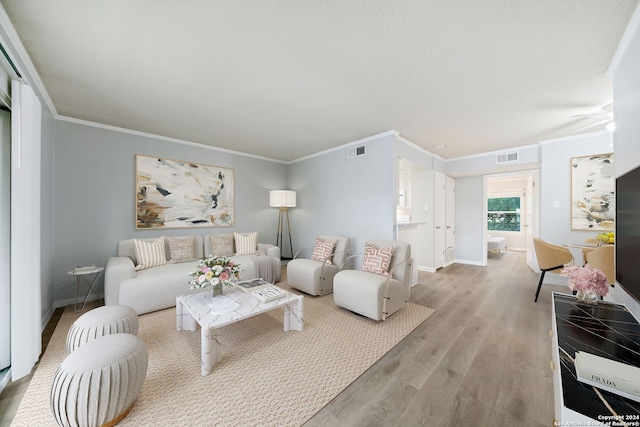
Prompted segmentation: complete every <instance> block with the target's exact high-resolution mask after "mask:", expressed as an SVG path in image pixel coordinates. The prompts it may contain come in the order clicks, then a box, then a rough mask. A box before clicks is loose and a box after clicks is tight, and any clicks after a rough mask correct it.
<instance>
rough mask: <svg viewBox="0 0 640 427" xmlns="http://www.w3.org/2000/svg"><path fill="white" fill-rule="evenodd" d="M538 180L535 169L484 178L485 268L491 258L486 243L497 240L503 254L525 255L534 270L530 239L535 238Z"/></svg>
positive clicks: (537, 211) (537, 221)
mask: <svg viewBox="0 0 640 427" xmlns="http://www.w3.org/2000/svg"><path fill="white" fill-rule="evenodd" d="M539 177H540V171H539V170H538V169H533V170H526V171H518V172H510V173H501V174H493V175H486V176H485V201H484V206H485V213H484V215H485V218H486V227H485V233H484V234H485V247H487V251H485V259H484V262H485V265H486V263H487V260H488V257H489V256H490V252H489V244H488V240H490V239H492V238H493V240H495V238H498V239H499V240H502V239H504V240H503V243H502V245H504V246H505V248H506V249H505V252H506V253H508V252H509V251H514V252H525V253H526V260H527V265H529V267H530V268H532V269H533V270H535V265H536V264H535V254H534V252H533V237H535V236H537V235H538V224H539V211H540V209H539V200H540V185H539V181H540V178H539ZM502 245H501V246H502ZM500 256H502V255H500Z"/></svg>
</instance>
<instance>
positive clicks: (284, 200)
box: [269, 190, 296, 208]
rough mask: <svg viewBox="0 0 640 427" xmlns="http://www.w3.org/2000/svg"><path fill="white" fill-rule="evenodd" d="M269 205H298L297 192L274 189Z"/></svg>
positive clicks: (271, 192) (270, 194)
mask: <svg viewBox="0 0 640 427" xmlns="http://www.w3.org/2000/svg"><path fill="white" fill-rule="evenodd" d="M269 206H271V207H272V208H279V207H283V206H284V207H287V208H295V207H296V192H295V191H290V190H272V191H270V192H269Z"/></svg>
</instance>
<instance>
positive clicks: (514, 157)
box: [496, 151, 518, 165]
mask: <svg viewBox="0 0 640 427" xmlns="http://www.w3.org/2000/svg"><path fill="white" fill-rule="evenodd" d="M517 161H518V152H517V151H513V152H511V153H503V154H498V155H497V156H496V163H497V164H499V165H500V164H502V163H512V162H517Z"/></svg>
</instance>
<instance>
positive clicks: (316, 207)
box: [288, 134, 396, 254]
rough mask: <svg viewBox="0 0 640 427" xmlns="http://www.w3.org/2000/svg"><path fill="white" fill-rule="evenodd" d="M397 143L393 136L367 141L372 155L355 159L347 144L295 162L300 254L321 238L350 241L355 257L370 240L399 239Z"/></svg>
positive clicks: (292, 184)
mask: <svg viewBox="0 0 640 427" xmlns="http://www.w3.org/2000/svg"><path fill="white" fill-rule="evenodd" d="M395 141H396V136H395V135H391V134H388V135H384V136H381V137H379V138H376V139H370V140H367V141H366V142H364V144H365V145H366V154H365V155H364V156H359V157H354V158H352V159H347V148H348V147H346V146H345V147H341V148H339V149H337V150H333V151H328V152H324V153H321V154H319V155H317V156H314V157H311V158H307V159H302V160H299V161H296V162H293V163H291V164H289V169H288V179H289V189H291V190H295V191H296V192H297V206H296V208H293V209H291V210H290V211H289V215H290V218H291V227H292V229H293V247H294V252H295V251H297V250H299V249H301V248H309V247H313V244H314V241H315V238H316V236H318V235H320V234H339V235H344V236H348V237H350V238H351V247H352V253H353V254H355V253H359V252H362V251H363V250H364V243H365V241H367V240H369V239H393V229H394V221H395V209H396V201H395V194H396V191H395V187H394V182H395V180H396V178H395V176H394V173H395V171H394V163H395V157H394V143H395ZM352 145H362V144H361V143H357V142H356V143H354V144H350V146H352Z"/></svg>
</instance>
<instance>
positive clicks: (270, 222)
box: [47, 121, 287, 303]
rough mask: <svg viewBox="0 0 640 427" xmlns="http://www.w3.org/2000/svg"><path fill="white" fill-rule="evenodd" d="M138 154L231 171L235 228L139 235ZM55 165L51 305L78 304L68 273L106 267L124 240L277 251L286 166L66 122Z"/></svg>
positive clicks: (58, 134)
mask: <svg viewBox="0 0 640 427" xmlns="http://www.w3.org/2000/svg"><path fill="white" fill-rule="evenodd" d="M136 154H143V155H147V156H158V157H164V158H170V159H177V160H189V161H193V162H198V163H204V164H210V165H218V166H223V167H227V168H233V169H234V170H235V181H234V185H235V216H236V218H235V227H221V228H209V227H207V228H189V229H185V228H178V229H175V228H174V229H156V230H136V229H135V155H136ZM54 158H55V163H54V171H55V172H54V179H53V180H52V181H53V184H52V186H50V188H52V189H53V190H52V193H53V192H54V191H55V194H54V196H53V198H54V201H53V203H52V204H51V208H52V209H53V212H54V216H53V231H54V235H53V247H54V250H53V262H52V272H51V281H52V284H51V286H50V288H51V289H50V291H49V295H48V297H49V298H48V299H47V302H48V303H52V302H53V301H60V300H68V299H70V298H73V297H74V296H75V290H76V283H75V279H74V277H72V276H70V275H68V274H67V271H69V270H71V269H72V268H73V267H74V266H76V265H79V264H89V263H95V264H96V265H104V264H105V263H106V260H107V258H108V257H109V256H112V255H114V254H115V253H116V244H117V242H118V240H121V239H126V238H145V237H157V236H162V235H167V236H180V235H188V234H200V235H205V234H210V233H229V232H233V231H241V232H246V231H257V232H258V240H259V241H260V242H265V243H274V244H275V238H276V228H277V218H278V211H277V209H273V208H270V207H269V190H274V189H281V188H285V187H286V183H287V179H286V165H285V164H284V163H280V162H275V161H269V160H264V159H258V158H254V157H249V156H244V155H238V154H234V153H229V152H224V151H219V150H214V149H209V148H205V147H203V146H197V145H189V144H180V143H176V142H171V141H166V140H161V139H154V138H151V137H147V136H141V135H135V134H130V133H124V132H119V131H116V130H110V129H103V128H97V127H91V126H85V125H83V124H77V123H71V122H66V121H57V122H56V128H55V152H54ZM101 279H102V276H101ZM186 282H187V280H186V278H185V286H186ZM97 292H98V293H101V292H103V287H102V280H100V283H99V286H98V289H97Z"/></svg>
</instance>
